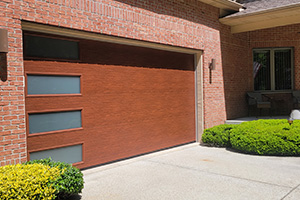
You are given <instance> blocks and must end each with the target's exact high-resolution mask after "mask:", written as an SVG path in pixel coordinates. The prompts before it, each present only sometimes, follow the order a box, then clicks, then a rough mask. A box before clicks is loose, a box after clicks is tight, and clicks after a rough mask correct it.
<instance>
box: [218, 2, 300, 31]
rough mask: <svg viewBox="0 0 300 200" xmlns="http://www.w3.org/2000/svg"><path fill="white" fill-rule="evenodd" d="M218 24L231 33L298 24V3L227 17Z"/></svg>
mask: <svg viewBox="0 0 300 200" xmlns="http://www.w3.org/2000/svg"><path fill="white" fill-rule="evenodd" d="M220 22H221V23H223V24H226V25H229V26H231V32H232V33H240V32H246V31H254V30H259V29H264V28H272V27H277V26H285V25H290V24H297V23H300V3H298V4H293V5H289V6H285V7H279V8H274V9H268V10H263V11H259V12H254V13H249V14H244V15H238V16H227V17H224V18H221V19H220Z"/></svg>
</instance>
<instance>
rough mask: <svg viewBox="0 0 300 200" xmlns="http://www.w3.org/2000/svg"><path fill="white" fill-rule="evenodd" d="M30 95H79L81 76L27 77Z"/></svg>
mask: <svg viewBox="0 0 300 200" xmlns="http://www.w3.org/2000/svg"><path fill="white" fill-rule="evenodd" d="M27 90H28V92H27V93H28V94H79V93H80V77H79V76H44V75H28V76H27Z"/></svg>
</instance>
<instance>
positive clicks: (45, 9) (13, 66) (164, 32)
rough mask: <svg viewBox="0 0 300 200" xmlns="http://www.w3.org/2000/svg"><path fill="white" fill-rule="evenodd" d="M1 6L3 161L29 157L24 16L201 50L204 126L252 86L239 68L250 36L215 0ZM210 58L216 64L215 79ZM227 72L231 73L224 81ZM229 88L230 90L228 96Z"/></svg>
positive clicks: (26, 1)
mask: <svg viewBox="0 0 300 200" xmlns="http://www.w3.org/2000/svg"><path fill="white" fill-rule="evenodd" d="M0 9H1V13H0V28H3V29H7V30H8V37H9V38H8V42H9V52H8V54H7V73H8V76H7V81H0V86H1V89H0V94H1V99H0V105H1V110H0V113H1V115H0V118H1V121H0V131H1V132H0V166H2V165H6V164H14V163H20V162H24V161H26V160H27V157H26V155H27V154H26V152H27V150H26V145H27V144H26V125H25V102H24V87H25V83H24V69H23V49H22V27H21V21H22V20H24V21H30V22H36V23H41V24H47V25H53V26H59V27H65V28H70V29H76V30H82V31H89V32H95V33H101V34H106V35H112V36H119V37H125V38H131V39H137V40H143V41H149V42H156V43H160V44H167V45H174V46H181V47H187V48H193V49H199V50H203V84H204V86H203V87H204V88H203V92H204V96H203V98H204V102H203V103H204V110H203V113H204V128H208V127H212V126H214V125H218V124H221V123H224V120H226V118H227V115H228V116H229V117H234V116H241V115H242V113H241V112H244V110H245V109H244V105H243V104H242V105H241V106H239V107H238V106H237V107H235V106H236V104H237V103H238V102H239V101H240V100H241V99H243V98H244V97H241V96H239V97H237V96H236V94H237V93H238V95H241V94H242V91H244V90H246V89H248V88H247V84H248V82H246V83H245V82H244V81H245V80H244V79H243V78H241V77H240V76H239V77H238V74H241V75H243V74H246V72H244V73H242V72H240V71H241V69H242V68H243V66H245V63H244V62H243V61H241V60H239V56H241V57H242V58H246V56H247V55H248V51H247V48H246V47H245V45H246V43H247V42H245V41H244V40H245V39H246V38H247V36H246V34H239V35H231V34H230V28H229V27H227V26H224V25H221V24H220V23H219V21H218V17H219V16H218V15H219V10H218V9H217V8H215V7H213V6H210V5H207V4H204V3H201V2H199V1H197V0H185V1H180V0H164V1H161V0H151V1H150V0H147V1H142V0H139V1H132V0H122V1H120V0H64V1H61V0H15V1H10V0H4V1H1V2H0ZM221 34H222V37H221V36H220V35H221ZM221 40H222V43H221ZM221 44H222V45H221ZM243 49H244V50H245V53H242V52H243V51H242V50H243ZM223 53H224V55H226V56H222V54H223ZM235 55H238V57H237V56H235ZM227 56H229V57H227ZM212 58H214V59H216V70H214V71H212V74H211V77H212V78H211V82H210V74H209V69H208V66H209V63H210V62H211V59H212ZM222 66H223V67H222ZM223 73H224V74H225V75H226V76H225V77H226V79H227V78H229V79H228V80H226V81H225V85H224V78H223ZM236 73H238V74H236ZM233 74H234V75H236V76H233ZM235 81H238V83H235ZM246 81H247V80H246ZM240 83H241V84H242V85H243V87H242V88H239V87H238V85H239V84H240ZM236 88H238V89H237V90H238V92H237V91H236ZM224 90H228V91H229V94H228V95H227V96H226V95H224V94H225V91H224ZM225 100H226V101H228V102H229V103H226V104H225ZM241 108H242V109H241Z"/></svg>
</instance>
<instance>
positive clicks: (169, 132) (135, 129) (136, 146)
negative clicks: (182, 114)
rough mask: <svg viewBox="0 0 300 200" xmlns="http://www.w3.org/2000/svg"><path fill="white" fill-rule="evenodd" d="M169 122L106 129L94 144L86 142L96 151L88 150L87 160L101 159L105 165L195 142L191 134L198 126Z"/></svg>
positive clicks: (108, 127)
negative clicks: (125, 158)
mask: <svg viewBox="0 0 300 200" xmlns="http://www.w3.org/2000/svg"><path fill="white" fill-rule="evenodd" d="M168 121H169V120H168V119H166V120H157V121H146V122H145V123H135V122H131V123H130V125H129V124H128V123H120V124H115V126H114V128H111V126H104V127H102V129H101V131H100V132H99V133H98V134H97V133H94V135H93V138H94V139H93V140H92V141H86V145H87V146H89V145H90V146H93V147H94V148H93V149H94V151H88V150H87V151H86V159H91V160H89V161H88V162H94V160H95V159H100V160H101V162H103V163H105V162H110V161H113V160H117V159H121V158H124V157H130V156H134V155H137V154H142V153H147V152H149V151H155V150H157V149H161V148H167V147H170V146H174V145H179V144H182V143H187V142H191V141H194V139H193V137H194V134H193V133H191V132H192V130H194V127H192V126H179V125H178V126H176V125H174V123H171V122H168ZM183 135H185V137H184V138H183ZM95 152H97V154H95Z"/></svg>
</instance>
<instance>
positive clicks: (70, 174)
mask: <svg viewBox="0 0 300 200" xmlns="http://www.w3.org/2000/svg"><path fill="white" fill-rule="evenodd" d="M33 163H40V164H43V165H47V166H50V167H54V168H58V169H60V171H61V174H60V176H59V177H58V179H56V181H55V182H54V188H55V189H56V191H57V194H56V195H57V196H58V199H65V198H67V197H69V196H71V195H73V194H78V193H81V191H82V189H83V184H84V182H83V174H82V172H81V171H80V170H79V169H77V168H76V167H73V166H72V165H71V164H67V163H63V162H55V161H52V160H51V158H48V159H41V160H33V161H28V162H27V163H25V164H33Z"/></svg>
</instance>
